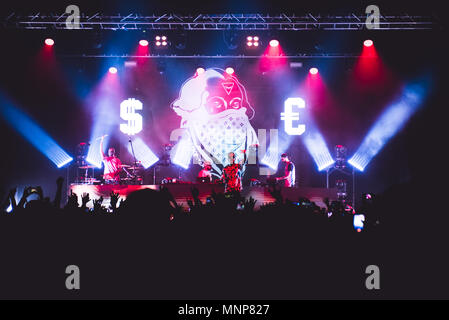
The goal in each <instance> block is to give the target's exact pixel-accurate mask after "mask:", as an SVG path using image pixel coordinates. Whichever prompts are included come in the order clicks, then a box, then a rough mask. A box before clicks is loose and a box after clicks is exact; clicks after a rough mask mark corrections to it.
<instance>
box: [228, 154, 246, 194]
mask: <svg viewBox="0 0 449 320" xmlns="http://www.w3.org/2000/svg"><path fill="white" fill-rule="evenodd" d="M242 152H243V154H244V159H243V160H241V161H240V162H236V155H235V153H234V152H229V154H228V161H229V164H228V165H227V166H226V167H224V168H223V171H222V180H223V182H224V184H225V192H235V191H237V192H240V191H241V190H242V173H241V170H242V167H243V163H244V162H245V161H246V153H245V151H242Z"/></svg>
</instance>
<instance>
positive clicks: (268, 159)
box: [260, 144, 279, 170]
mask: <svg viewBox="0 0 449 320" xmlns="http://www.w3.org/2000/svg"><path fill="white" fill-rule="evenodd" d="M260 162H261V163H262V164H264V165H267V166H268V167H270V168H271V169H273V170H277V168H278V164H279V150H278V148H277V145H276V146H273V145H272V144H270V146H269V147H268V150H267V152H266V153H265V155H264V156H263V158H262V160H261V161H260Z"/></svg>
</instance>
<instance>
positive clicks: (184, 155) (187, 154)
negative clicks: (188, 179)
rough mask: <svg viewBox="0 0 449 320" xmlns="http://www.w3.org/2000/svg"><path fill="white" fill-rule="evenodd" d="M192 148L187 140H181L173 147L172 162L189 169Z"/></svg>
mask: <svg viewBox="0 0 449 320" xmlns="http://www.w3.org/2000/svg"><path fill="white" fill-rule="evenodd" d="M193 150H194V147H193V145H192V143H191V141H190V140H189V139H188V138H182V139H181V141H179V142H178V144H177V145H176V146H175V149H173V151H174V152H175V155H174V156H173V157H172V162H173V163H174V164H176V165H177V166H180V167H182V168H184V169H188V168H189V164H190V160H191V159H192V156H193Z"/></svg>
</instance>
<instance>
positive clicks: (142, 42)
mask: <svg viewBox="0 0 449 320" xmlns="http://www.w3.org/2000/svg"><path fill="white" fill-rule="evenodd" d="M139 44H140V45H141V46H142V47H146V46H147V45H148V41H147V40H140V41H139Z"/></svg>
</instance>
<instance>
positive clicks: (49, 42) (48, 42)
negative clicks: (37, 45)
mask: <svg viewBox="0 0 449 320" xmlns="http://www.w3.org/2000/svg"><path fill="white" fill-rule="evenodd" d="M45 44H46V45H47V46H52V45H54V44H55V41H54V40H53V39H51V38H47V39H45Z"/></svg>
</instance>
